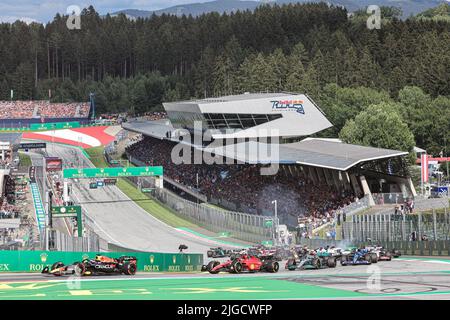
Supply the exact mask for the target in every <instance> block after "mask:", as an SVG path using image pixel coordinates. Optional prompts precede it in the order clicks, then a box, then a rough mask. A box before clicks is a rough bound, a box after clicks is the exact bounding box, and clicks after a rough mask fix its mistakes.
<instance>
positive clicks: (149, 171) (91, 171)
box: [63, 166, 163, 179]
mask: <svg viewBox="0 0 450 320" xmlns="http://www.w3.org/2000/svg"><path fill="white" fill-rule="evenodd" d="M63 175H64V178H66V179H77V178H114V177H151V176H162V175H163V167H162V166H156V167H127V168H122V167H115V168H82V169H64V170H63Z"/></svg>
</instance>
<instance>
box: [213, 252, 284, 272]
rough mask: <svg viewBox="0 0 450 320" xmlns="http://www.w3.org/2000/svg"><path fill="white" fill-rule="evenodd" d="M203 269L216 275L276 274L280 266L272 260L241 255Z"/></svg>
mask: <svg viewBox="0 0 450 320" xmlns="http://www.w3.org/2000/svg"><path fill="white" fill-rule="evenodd" d="M205 269H206V270H207V271H209V273H212V274H217V273H219V272H221V271H224V272H230V273H241V272H273V273H275V272H278V270H279V269H280V265H279V264H278V262H277V261H275V260H273V259H267V260H261V259H259V258H257V257H254V256H248V255H242V256H240V257H236V258H235V259H232V260H231V259H230V260H228V261H226V262H223V263H220V262H219V261H211V262H209V263H208V265H206V267H205Z"/></svg>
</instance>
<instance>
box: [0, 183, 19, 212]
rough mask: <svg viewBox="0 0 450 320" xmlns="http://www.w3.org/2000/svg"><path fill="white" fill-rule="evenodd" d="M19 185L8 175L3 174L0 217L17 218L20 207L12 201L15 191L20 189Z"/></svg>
mask: <svg viewBox="0 0 450 320" xmlns="http://www.w3.org/2000/svg"><path fill="white" fill-rule="evenodd" d="M21 188H22V187H21V186H19V185H16V184H15V181H14V180H13V179H11V177H10V176H9V175H5V195H6V196H4V197H2V198H0V219H11V218H19V214H20V209H19V207H17V206H16V205H15V204H14V202H15V198H16V192H17V191H20V190H21Z"/></svg>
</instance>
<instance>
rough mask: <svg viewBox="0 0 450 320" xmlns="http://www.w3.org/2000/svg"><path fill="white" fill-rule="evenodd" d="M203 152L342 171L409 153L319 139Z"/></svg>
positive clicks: (230, 147)
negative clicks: (364, 163)
mask: <svg viewBox="0 0 450 320" xmlns="http://www.w3.org/2000/svg"><path fill="white" fill-rule="evenodd" d="M277 149H278V150H279V152H277ZM203 150H204V151H206V152H212V153H215V154H217V155H220V156H225V157H228V158H234V159H237V160H239V161H242V162H247V163H254V164H255V163H277V162H278V163H281V164H283V163H284V164H294V163H297V164H304V165H308V166H313V167H322V168H329V169H334V170H342V171H346V170H348V169H350V168H351V167H353V166H355V165H357V164H359V163H361V162H366V161H372V160H378V159H384V158H392V157H397V156H403V155H407V154H408V153H407V152H403V151H398V150H389V149H381V148H372V147H365V146H359V145H353V144H347V143H342V142H334V141H326V140H322V139H308V140H303V141H300V142H295V143H289V144H280V145H275V144H267V143H262V142H254V141H250V142H245V143H244V142H243V143H238V144H237V145H228V146H226V147H214V146H212V147H211V146H208V147H207V148H205V149H203ZM277 154H279V156H277Z"/></svg>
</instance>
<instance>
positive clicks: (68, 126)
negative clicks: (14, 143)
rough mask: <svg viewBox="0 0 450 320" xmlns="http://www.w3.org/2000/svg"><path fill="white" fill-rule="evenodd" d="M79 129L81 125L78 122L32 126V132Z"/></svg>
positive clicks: (33, 124) (34, 124)
mask: <svg viewBox="0 0 450 320" xmlns="http://www.w3.org/2000/svg"><path fill="white" fill-rule="evenodd" d="M79 127H80V123H79V122H78V121H71V122H51V123H32V124H30V130H55V129H72V128H79Z"/></svg>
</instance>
